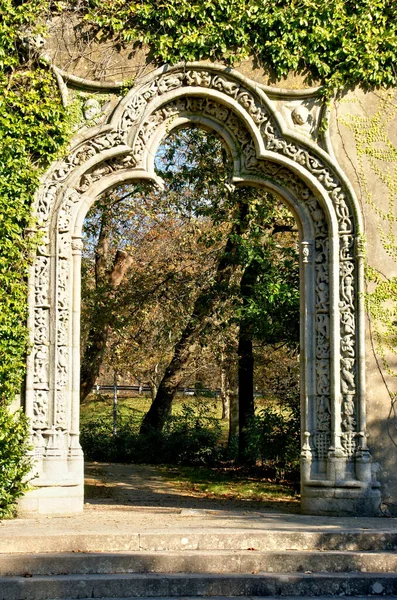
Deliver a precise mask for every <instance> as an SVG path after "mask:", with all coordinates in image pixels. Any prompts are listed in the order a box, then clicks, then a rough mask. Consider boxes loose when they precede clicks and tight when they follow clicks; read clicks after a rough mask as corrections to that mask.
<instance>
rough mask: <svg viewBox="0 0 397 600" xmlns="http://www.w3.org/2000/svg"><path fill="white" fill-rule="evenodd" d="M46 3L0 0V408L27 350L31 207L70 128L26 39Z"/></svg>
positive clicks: (37, 28) (16, 383)
mask: <svg viewBox="0 0 397 600" xmlns="http://www.w3.org/2000/svg"><path fill="white" fill-rule="evenodd" d="M48 10H49V7H48V2H47V1H46V0H29V1H28V2H14V1H12V0H0V14H1V17H2V18H1V19H0V69H1V70H0V156H1V159H0V305H1V311H0V404H1V405H2V406H4V405H6V404H8V403H9V402H10V401H12V400H13V399H14V397H15V394H16V393H18V392H19V391H20V387H21V381H22V377H23V373H24V368H25V355H26V348H27V328H26V325H25V323H26V296H27V273H28V267H29V264H30V260H31V256H32V245H33V244H34V238H33V237H32V236H31V235H29V233H28V230H29V228H30V227H31V226H32V225H33V224H32V222H31V217H30V208H31V202H32V198H33V196H34V193H35V190H36V189H37V187H38V185H39V180H40V175H41V174H42V173H43V170H44V169H45V168H46V167H48V165H49V164H50V163H51V162H52V161H53V160H54V158H55V157H56V155H57V153H58V152H59V150H60V149H61V148H62V147H63V145H64V143H65V141H66V140H67V139H68V136H69V131H70V126H69V123H68V119H67V115H66V112H65V110H64V109H63V108H62V105H61V102H60V98H59V93H58V89H57V85H56V81H55V79H54V77H53V74H52V73H51V71H50V70H49V68H48V66H47V65H45V64H40V61H39V59H38V56H37V54H36V52H35V47H34V44H33V46H32V45H31V44H29V41H28V40H34V39H35V37H34V36H35V35H36V39H38V38H37V36H39V35H41V34H42V33H43V31H44V27H43V25H42V23H43V21H44V18H45V16H46V15H47V14H48Z"/></svg>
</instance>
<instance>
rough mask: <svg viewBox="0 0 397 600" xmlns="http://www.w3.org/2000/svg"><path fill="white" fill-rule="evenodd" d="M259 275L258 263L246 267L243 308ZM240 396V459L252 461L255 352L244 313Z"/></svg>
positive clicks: (240, 330) (241, 288)
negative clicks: (250, 438)
mask: <svg viewBox="0 0 397 600" xmlns="http://www.w3.org/2000/svg"><path fill="white" fill-rule="evenodd" d="M257 275H258V264H257V262H256V261H253V262H251V263H250V264H249V265H248V266H247V267H246V269H245V271H244V274H243V276H242V278H241V282H240V292H241V297H242V301H243V308H247V306H248V304H249V301H250V298H251V297H252V295H253V294H254V285H255V281H256V279H257ZM238 398H239V445H238V460H239V462H240V463H247V462H250V461H249V458H248V455H247V450H248V442H249V439H248V425H249V422H250V420H251V419H252V418H253V416H254V414H255V405H254V354H253V344H252V332H251V325H250V322H249V320H248V319H247V318H245V316H244V315H243V317H242V319H241V322H240V329H239V341H238Z"/></svg>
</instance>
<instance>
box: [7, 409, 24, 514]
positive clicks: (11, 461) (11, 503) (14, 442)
mask: <svg viewBox="0 0 397 600" xmlns="http://www.w3.org/2000/svg"><path fill="white" fill-rule="evenodd" d="M27 433H28V423H27V420H26V417H25V415H24V414H23V413H22V412H17V413H14V414H11V413H10V412H9V411H8V410H7V408H6V407H4V406H0V464H1V469H0V519H4V518H6V517H12V516H14V514H15V509H16V501H17V500H18V498H20V497H21V496H22V495H23V494H24V492H25V491H26V489H27V487H28V484H27V482H26V477H27V475H28V473H29V470H30V466H31V464H30V459H29V458H28V456H27V451H28V450H29V446H28V443H27V441H26V440H27Z"/></svg>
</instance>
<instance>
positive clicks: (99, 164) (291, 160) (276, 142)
mask: <svg viewBox="0 0 397 600" xmlns="http://www.w3.org/2000/svg"><path fill="white" fill-rule="evenodd" d="M200 90H201V91H200ZM213 92H216V93H217V94H216V97H215V94H214V93H213ZM220 95H221V98H220ZM162 98H164V101H162ZM269 106H270V105H268V104H267V102H266V98H265V96H264V94H263V93H262V92H260V91H258V88H256V87H255V86H253V85H252V86H251V85H249V84H248V83H247V82H244V80H243V78H237V77H234V76H233V75H232V74H227V73H225V72H220V71H219V69H216V68H212V67H207V68H201V67H197V68H196V67H195V68H192V67H187V68H186V69H185V68H182V69H177V68H171V69H170V71H169V72H167V73H164V74H162V75H157V76H154V77H153V78H152V79H151V80H148V81H146V83H144V84H142V85H141V86H138V87H137V88H136V90H134V91H133V92H131V93H130V95H129V97H127V98H125V99H123V100H122V101H121V103H120V109H119V111H117V109H116V112H115V115H117V119H116V118H114V119H113V120H111V122H110V123H109V124H108V125H104V126H103V127H102V128H101V130H100V131H99V130H98V129H97V130H96V131H97V132H96V133H95V134H94V133H93V134H92V136H91V137H89V135H87V136H86V139H85V140H83V141H80V142H79V143H78V144H77V145H76V146H75V147H73V148H72V150H71V152H70V154H69V155H68V156H67V157H65V159H64V160H61V161H59V162H58V163H57V164H56V165H54V167H53V168H52V169H51V170H50V171H49V173H48V175H47V178H46V180H45V181H44V182H43V187H42V189H41V191H40V193H39V194H38V197H37V201H36V213H37V220H38V223H39V227H40V228H41V230H42V232H43V234H44V235H43V243H42V245H41V246H40V250H39V255H38V257H37V259H36V262H35V266H34V270H33V282H34V294H33V296H34V306H33V307H32V310H33V311H34V313H33V314H34V332H33V340H34V348H33V351H32V357H33V364H34V374H33V381H34V384H33V385H34V395H33V416H34V429H35V430H36V431H37V432H38V433H37V439H39V437H40V435H47V433H45V434H44V432H43V434H41V433H40V432H41V431H42V430H43V428H44V427H48V429H46V430H45V431H46V432H49V433H48V436H47V439H48V444H47V446H46V449H45V452H47V453H51V452H55V453H56V452H59V448H61V446H62V444H63V446H62V448H63V447H64V446H65V445H67V439H68V427H69V426H70V425H69V418H70V417H69V415H70V412H71V411H70V407H71V402H72V400H71V394H72V392H71V391H70V390H72V389H73V388H72V385H71V378H72V369H73V364H72V361H71V346H70V343H71V342H70V340H71V338H72V336H71V327H72V326H73V318H74V317H73V312H72V305H71V302H72V296H73V295H72V293H71V292H72V285H73V282H72V281H71V280H70V277H71V270H70V264H71V260H72V253H73V254H75V253H78V252H79V251H80V247H78V246H76V240H72V238H71V236H72V233H74V226H75V223H74V220H75V215H76V213H77V211H78V208H79V206H80V205H81V196H82V194H84V193H87V192H88V194H90V193H92V190H93V189H94V188H95V183H96V182H97V181H98V180H100V179H105V178H106V177H108V176H109V175H112V181H113V183H114V180H115V178H114V174H115V173H118V172H120V176H121V174H122V172H123V171H124V172H125V171H131V170H133V169H135V168H137V167H139V168H140V169H141V170H142V169H145V168H146V165H145V156H146V153H147V151H148V148H149V147H150V145H151V144H152V141H153V140H154V139H155V138H156V139H157V138H158V136H157V132H158V131H159V130H160V128H162V129H161V131H168V130H169V128H171V127H172V122H173V120H174V119H175V118H177V117H185V118H186V119H187V120H189V118H192V120H193V118H194V122H195V123H197V122H200V119H203V120H205V123H206V126H209V125H208V124H209V123H211V122H213V123H214V125H215V124H216V125H217V127H216V128H217V129H218V130H220V131H222V130H224V131H225V132H227V133H228V135H229V136H230V137H231V138H232V139H233V140H234V143H235V148H234V151H237V152H238V154H239V161H240V164H241V168H240V171H239V172H238V173H235V175H236V180H240V181H244V178H245V177H246V176H247V177H248V179H249V178H250V177H255V178H256V179H257V180H259V182H263V184H266V183H268V184H270V183H271V184H273V185H275V186H278V187H280V188H282V189H284V190H286V192H288V194H289V196H291V197H293V198H294V199H295V201H296V203H297V205H299V206H301V207H302V210H303V209H304V211H305V214H307V215H309V217H308V218H309V219H310V221H311V228H312V230H313V232H314V234H313V236H314V237H313V242H307V241H304V242H302V243H301V256H302V264H303V265H304V271H305V272H306V271H307V272H308V273H311V276H310V278H309V279H308V280H310V281H313V289H311V290H309V291H306V293H307V294H308V295H309V294H311V297H312V298H313V301H312V311H313V314H310V315H308V317H307V319H308V321H307V327H308V328H309V330H310V335H311V336H312V339H314V341H315V343H314V350H313V352H314V353H315V357H314V364H313V365H311V367H312V370H311V371H310V372H311V373H313V381H312V382H311V383H312V386H311V389H312V392H311V395H310V398H309V403H310V405H309V408H308V410H309V413H310V419H309V422H310V423H309V425H308V426H307V431H305V445H304V447H303V448H302V457H303V458H304V459H305V460H306V459H307V460H308V461H309V460H310V461H312V460H314V461H315V460H318V461H322V462H324V461H326V460H327V458H328V454H329V452H330V448H331V446H332V445H333V444H335V439H332V436H331V414H332V407H333V406H334V403H336V402H339V401H340V398H339V390H338V389H336V391H335V393H334V395H333V396H332V395H331V389H332V386H331V370H330V365H331V362H330V359H331V352H333V353H334V357H333V358H334V360H335V361H337V360H340V363H339V366H340V378H341V389H340V393H341V395H342V406H341V413H342V417H341V422H340V423H335V424H334V429H335V431H336V434H337V436H339V437H340V439H341V441H342V447H343V450H344V452H345V454H346V458H347V459H348V460H352V459H353V458H354V456H355V451H356V438H357V423H356V421H357V416H356V415H357V407H358V402H359V401H360V399H359V397H358V394H357V383H356V379H357V373H358V364H357V356H358V352H357V335H356V330H357V321H356V315H357V306H358V302H357V297H358V292H357V267H356V262H355V261H356V258H357V257H355V256H354V251H355V240H356V237H357V232H356V231H355V223H354V218H353V214H354V211H353V204H352V199H351V197H350V195H349V192H348V191H347V189H346V187H345V185H344V183H343V181H341V178H340V176H339V174H338V171H337V169H336V168H334V167H333V166H332V165H331V164H330V163H329V162H328V159H327V158H326V157H325V155H322V154H321V152H320V151H317V150H314V149H313V148H312V147H311V146H310V144H309V145H304V144H303V143H302V142H301V141H297V140H296V139H295V138H293V137H292V136H291V137H284V136H283V135H282V133H281V128H280V126H279V124H278V122H277V119H276V118H275V117H274V115H273V114H272V111H271V109H270V108H269ZM237 109H238V110H237ZM241 113H242V114H244V119H242V118H241ZM293 119H294V121H295V123H296V124H297V125H300V124H303V123H304V122H305V114H304V112H302V110H300V111H298V110H297V109H296V110H295V111H294V115H293ZM306 120H307V115H306ZM98 131H99V133H98ZM255 137H256V138H257V139H255ZM259 139H261V144H262V147H264V148H265V150H266V152H267V154H266V157H267V158H266V160H265V159H264V158H262V157H261V156H258V153H257V148H258V140H259ZM299 139H300V140H301V139H302V138H299ZM129 143H131V148H130V149H129V146H128V144H129ZM108 151H111V152H108ZM111 154H112V156H113V157H112V158H109V156H110V155H111ZM291 164H295V165H297V166H299V171H300V173H302V172H303V173H304V174H305V176H304V178H305V180H306V181H307V182H312V183H311V184H309V183H305V182H304V181H303V178H301V176H300V175H298V174H297V170H298V169H292V168H290V165H291ZM77 173H78V174H79V176H78V177H77V176H76V174H77ZM314 189H321V195H320V194H319V195H318V196H316V194H317V192H316V193H314V192H313V191H312V190H314ZM325 203H326V204H327V211H328V212H330V213H333V215H334V221H337V223H338V234H339V244H340V245H339V257H337V258H335V260H336V265H335V267H334V268H335V269H336V270H337V271H339V273H340V279H339V289H338V290H334V289H331V288H330V285H331V284H330V275H329V273H330V250H329V248H330V231H329V223H328V217H327V218H326V216H325V214H326V212H325V211H324V204H325ZM336 233H337V232H335V231H333V235H336ZM311 236H312V234H310V236H309V237H311ZM356 254H357V252H356ZM332 285H334V281H332ZM331 292H332V293H331ZM335 292H337V293H338V294H339V300H338V302H334V304H333V306H331V305H330V302H331V298H332V299H333V298H335ZM338 311H339V314H340V323H339V325H338V323H335V319H334V317H333V315H335V314H338ZM50 324H52V325H51V327H52V328H53V329H52V330H51V335H50ZM332 327H340V348H332V347H331V343H330V339H331V328H332ZM50 348H51V352H50ZM50 360H51V363H50ZM306 376H307V377H308V375H305V377H306ZM309 383H310V382H309ZM313 395H314V396H315V398H314V399H313ZM49 415H51V419H50V417H49ZM50 420H52V421H51V422H50ZM309 429H310V430H309ZM56 431H59V432H63V433H62V436H63V437H62V436H61V437H59V435H60V434H59V435H58V434H56V433H55V432H56ZM51 432H53V433H51ZM332 435H334V433H333V434H332ZM360 435H361V436H363V435H364V434H363V433H362V432H361V433H360ZM72 437H73V436H72ZM35 439H36V438H35ZM73 440H74V441H73V443H74V444H75V443H76V442H75V438H74V437H73ZM38 443H39V442H38ZM65 447H66V446H65ZM62 452H63V453H64V454H65V452H64V450H62ZM62 455H63V454H62ZM65 456H67V452H66V454H65ZM65 460H66V459H65ZM324 472H325V471H324ZM305 473H306V471H305ZM305 476H306V475H305ZM307 476H308V477H310V476H311V475H310V472H308V474H307Z"/></svg>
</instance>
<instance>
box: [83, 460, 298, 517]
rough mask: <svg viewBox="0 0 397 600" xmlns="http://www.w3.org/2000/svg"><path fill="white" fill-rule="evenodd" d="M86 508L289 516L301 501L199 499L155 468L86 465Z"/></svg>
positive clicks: (295, 511) (106, 464)
mask: <svg viewBox="0 0 397 600" xmlns="http://www.w3.org/2000/svg"><path fill="white" fill-rule="evenodd" d="M85 506H86V508H90V507H92V508H96V509H99V508H100V507H103V508H104V509H106V510H111V509H112V508H113V509H115V510H120V509H125V510H144V511H145V512H148V511H153V512H166V513H173V512H174V513H176V514H179V513H181V511H183V512H186V511H189V510H192V511H197V510H206V511H211V510H214V511H219V510H227V511H228V512H236V513H241V512H253V511H258V510H260V511H261V512H263V511H269V512H278V513H287V514H296V513H299V512H300V502H299V500H298V499H290V500H287V499H286V500H277V501H274V500H269V501H263V500H262V501H254V500H249V501H247V500H237V499H230V498H219V497H216V498H211V497H206V496H204V497H200V496H199V495H197V494H195V495H192V492H191V491H190V490H184V489H183V487H181V486H180V485H175V484H174V483H173V482H170V481H167V479H166V478H165V477H164V476H163V475H162V474H161V472H160V470H159V469H158V468H156V467H155V466H151V465H123V464H116V463H114V464H112V463H86V465H85Z"/></svg>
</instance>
